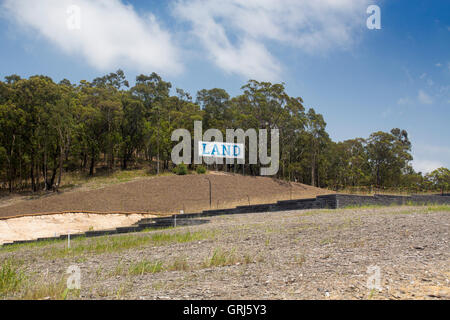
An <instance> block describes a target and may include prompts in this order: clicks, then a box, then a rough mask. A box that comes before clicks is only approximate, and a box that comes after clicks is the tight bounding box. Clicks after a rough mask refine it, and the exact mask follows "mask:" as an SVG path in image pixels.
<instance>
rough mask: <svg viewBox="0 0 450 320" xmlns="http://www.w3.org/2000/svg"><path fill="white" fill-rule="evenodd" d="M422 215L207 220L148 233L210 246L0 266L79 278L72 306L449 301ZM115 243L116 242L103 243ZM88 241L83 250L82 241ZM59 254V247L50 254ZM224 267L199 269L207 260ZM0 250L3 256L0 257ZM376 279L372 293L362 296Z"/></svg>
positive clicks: (435, 227)
mask: <svg viewBox="0 0 450 320" xmlns="http://www.w3.org/2000/svg"><path fill="white" fill-rule="evenodd" d="M439 210H441V209H437V211H436V210H427V209H426V207H389V208H373V209H372V208H371V209H339V210H305V211H289V212H274V213H253V214H245V215H230V216H219V217H213V218H211V221H210V223H209V224H206V225H200V226H191V227H181V228H176V229H172V230H165V231H152V232H149V233H137V234H135V235H136V236H138V237H148V236H151V235H154V234H155V232H162V233H169V234H171V233H181V232H187V231H188V230H189V231H190V232H196V231H201V230H203V231H210V232H213V234H214V235H215V236H214V237H212V238H206V239H202V240H201V241H193V242H187V243H168V244H165V245H159V246H154V245H143V246H141V247H137V248H132V249H127V250H124V251H120V252H109V253H103V254H85V255H83V256H77V257H74V258H68V257H66V258H54V259H51V260H49V259H48V258H44V256H45V255H44V254H43V253H44V252H45V250H47V251H48V250H51V249H52V248H34V249H32V250H30V249H27V248H25V247H24V248H18V249H17V250H16V251H14V252H8V251H4V250H3V249H0V261H1V260H2V259H6V258H8V257H14V259H20V260H21V261H23V268H24V270H28V271H30V272H35V273H36V274H37V276H39V277H47V278H46V279H48V281H55V280H56V279H60V277H61V276H62V275H64V274H65V272H66V270H67V268H68V267H69V266H70V265H73V264H76V265H77V266H79V267H80V269H81V291H80V295H79V296H78V297H77V298H80V299H449V298H450V284H449V276H450V267H449V266H450V264H449V262H450V255H449V252H450V250H449V249H450V248H449V234H448V232H449V230H450V229H449V223H450V219H449V217H450V216H449V212H448V210H447V211H445V208H444V209H442V211H439ZM113 237H117V236H113ZM86 241H88V240H86ZM58 245H59V246H62V245H63V244H58ZM218 249H222V250H225V251H228V252H232V253H233V254H234V255H235V256H236V257H237V259H235V260H233V261H232V263H230V265H215V266H205V265H203V263H204V262H205V261H208V259H210V257H211V256H212V254H213V253H214V251H216V250H218ZM2 250H3V251H2ZM180 257H184V258H185V259H186V261H187V267H186V268H185V269H183V270H181V269H177V270H175V271H167V270H163V271H161V272H158V273H148V274H138V275H130V274H122V273H117V272H116V273H115V270H117V267H118V266H119V265H122V266H123V267H124V270H127V268H128V267H129V266H130V265H132V264H134V263H136V262H139V261H143V260H149V261H162V262H163V263H164V265H169V264H170V263H171V261H175V260H176V259H179V258H180ZM373 266H375V267H378V268H379V270H380V286H381V288H380V289H381V291H379V290H376V289H370V288H368V287H367V281H368V278H369V276H370V275H371V274H370V273H368V268H370V267H373Z"/></svg>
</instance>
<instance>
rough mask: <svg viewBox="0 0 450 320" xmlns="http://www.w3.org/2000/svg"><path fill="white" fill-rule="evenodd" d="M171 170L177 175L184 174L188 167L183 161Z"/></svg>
mask: <svg viewBox="0 0 450 320" xmlns="http://www.w3.org/2000/svg"><path fill="white" fill-rule="evenodd" d="M173 172H174V173H175V174H177V175H179V176H184V175H186V174H187V173H188V169H187V167H186V165H185V164H184V163H180V164H179V165H177V166H176V167H175V168H174V169H173Z"/></svg>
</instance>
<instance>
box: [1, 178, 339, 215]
mask: <svg viewBox="0 0 450 320" xmlns="http://www.w3.org/2000/svg"><path fill="white" fill-rule="evenodd" d="M208 180H209V181H211V207H212V208H230V207H234V206H236V205H243V204H249V203H250V204H258V203H270V202H275V201H277V200H287V199H290V198H296V199H300V198H311V197H315V196H317V195H321V194H329V193H332V192H331V191H329V190H324V189H320V188H314V187H311V186H307V185H304V184H300V183H291V184H289V183H288V182H285V181H281V180H277V179H272V178H268V177H250V176H242V175H235V174H226V173H211V174H207V175H186V176H175V175H171V176H159V177H149V178H141V179H137V180H134V181H131V182H126V183H120V184H115V185H107V186H105V187H103V188H100V189H94V190H73V191H67V192H63V193H60V194H52V195H48V196H45V197H41V198H38V199H29V200H20V201H15V202H13V203H11V204H4V205H2V206H1V207H0V217H12V216H17V215H22V214H35V213H48V212H67V211H74V212H83V211H86V212H89V211H96V212H146V213H160V214H165V213H177V212H179V211H180V210H184V212H195V211H199V210H205V209H209V208H210V196H209V182H208Z"/></svg>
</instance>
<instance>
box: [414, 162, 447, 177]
mask: <svg viewBox="0 0 450 320" xmlns="http://www.w3.org/2000/svg"><path fill="white" fill-rule="evenodd" d="M412 166H413V168H414V170H415V171H416V172H422V173H423V174H425V173H430V172H432V171H434V170H436V169H437V168H441V167H444V165H443V164H442V163H441V162H439V161H434V160H413V161H412Z"/></svg>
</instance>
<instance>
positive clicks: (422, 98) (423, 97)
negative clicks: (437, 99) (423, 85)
mask: <svg viewBox="0 0 450 320" xmlns="http://www.w3.org/2000/svg"><path fill="white" fill-rule="evenodd" d="M418 99H419V102H420V103H422V104H432V103H433V99H432V98H431V97H430V96H429V95H428V94H427V93H426V92H425V91H423V90H419V95H418Z"/></svg>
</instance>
